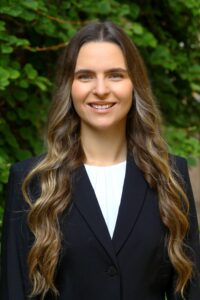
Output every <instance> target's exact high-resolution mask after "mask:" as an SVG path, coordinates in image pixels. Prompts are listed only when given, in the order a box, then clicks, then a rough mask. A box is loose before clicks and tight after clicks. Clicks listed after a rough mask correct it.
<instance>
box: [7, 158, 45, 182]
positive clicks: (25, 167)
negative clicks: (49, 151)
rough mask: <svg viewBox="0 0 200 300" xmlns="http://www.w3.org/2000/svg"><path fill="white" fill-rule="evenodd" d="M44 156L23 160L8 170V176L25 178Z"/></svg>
mask: <svg viewBox="0 0 200 300" xmlns="http://www.w3.org/2000/svg"><path fill="white" fill-rule="evenodd" d="M44 157H45V154H41V155H38V156H35V157H30V158H27V159H25V160H22V161H19V162H16V163H14V164H13V165H12V166H11V168H10V174H11V175H12V174H18V176H20V177H24V176H26V174H27V173H28V172H29V171H31V169H33V168H34V167H35V166H36V165H37V164H38V163H39V162H40V161H41V160H42V159H43V158H44Z"/></svg>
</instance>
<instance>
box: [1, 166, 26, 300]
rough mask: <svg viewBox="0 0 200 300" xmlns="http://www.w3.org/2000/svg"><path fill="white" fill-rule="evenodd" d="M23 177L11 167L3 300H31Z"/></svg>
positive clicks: (3, 260) (3, 237)
mask: <svg viewBox="0 0 200 300" xmlns="http://www.w3.org/2000/svg"><path fill="white" fill-rule="evenodd" d="M22 177H23V176H22V172H21V170H20V169H19V167H17V166H13V167H11V170H10V175H9V180H8V185H7V198H6V203H5V212H4V220H3V231H2V242H1V244H2V249H1V277H0V299H1V300H25V299H28V291H29V285H28V272H27V261H26V259H27V252H28V241H29V235H28V230H27V224H26V216H27V209H28V205H27V204H26V202H25V201H24V199H23V196H22V193H21V183H22Z"/></svg>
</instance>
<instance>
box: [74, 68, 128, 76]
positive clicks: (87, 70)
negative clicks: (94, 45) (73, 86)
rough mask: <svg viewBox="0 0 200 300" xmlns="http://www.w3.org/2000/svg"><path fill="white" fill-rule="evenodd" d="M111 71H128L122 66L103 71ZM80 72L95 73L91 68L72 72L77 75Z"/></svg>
mask: <svg viewBox="0 0 200 300" xmlns="http://www.w3.org/2000/svg"><path fill="white" fill-rule="evenodd" d="M112 72H123V73H128V71H127V70H126V69H123V68H112V69H108V70H106V71H105V73H112ZM80 73H95V72H94V71H93V70H91V69H79V70H77V71H76V72H74V75H78V74H80Z"/></svg>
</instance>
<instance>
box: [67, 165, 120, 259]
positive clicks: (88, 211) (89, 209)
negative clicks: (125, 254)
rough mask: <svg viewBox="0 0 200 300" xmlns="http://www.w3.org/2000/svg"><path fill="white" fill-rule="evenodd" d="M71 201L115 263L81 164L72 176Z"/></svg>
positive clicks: (99, 213)
mask: <svg viewBox="0 0 200 300" xmlns="http://www.w3.org/2000/svg"><path fill="white" fill-rule="evenodd" d="M73 186H74V187H75V188H74V190H73V202H74V204H75V205H76V207H77V208H78V210H79V212H80V213H81V215H82V217H83V218H84V219H85V221H86V222H87V223H88V225H89V226H90V228H91V230H92V231H93V233H94V234H95V235H96V237H97V239H98V240H99V242H100V243H101V244H102V246H103V247H104V249H105V250H106V252H107V253H108V255H109V256H110V257H111V258H112V260H113V262H115V264H117V261H116V256H115V253H114V249H113V244H112V240H111V237H110V234H109V231H108V228H107V225H106V223H105V220H104V217H103V215H102V212H101V208H100V206H99V203H98V200H97V199H96V195H95V192H94V190H93V187H92V185H91V183H90V180H89V177H88V175H87V172H86V170H85V167H84V166H83V165H82V166H81V167H80V168H79V169H78V170H77V171H76V172H75V176H74V185H73Z"/></svg>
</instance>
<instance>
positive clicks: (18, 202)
mask: <svg viewBox="0 0 200 300" xmlns="http://www.w3.org/2000/svg"><path fill="white" fill-rule="evenodd" d="M44 156H45V155H39V156H36V157H31V158H28V159H25V160H23V161H20V162H17V163H15V164H13V165H12V166H11V168H10V173H9V178H8V183H7V193H6V194H7V197H6V209H7V210H10V211H13V210H23V209H25V208H28V206H27V204H26V203H25V201H24V197H23V193H22V183H23V181H24V178H25V177H26V175H27V174H28V173H29V171H31V169H33V168H34V167H35V166H36V165H37V164H38V163H39V162H40V161H41V160H42V159H43V157H44ZM30 188H31V192H32V190H33V192H32V193H33V195H38V193H39V185H38V181H37V178H34V179H33V181H32V182H31V187H30Z"/></svg>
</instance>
